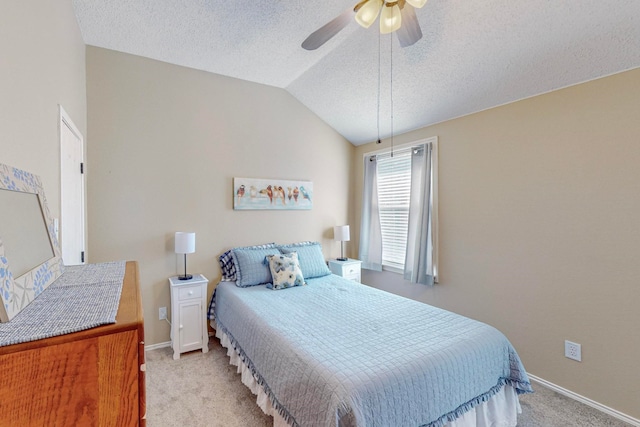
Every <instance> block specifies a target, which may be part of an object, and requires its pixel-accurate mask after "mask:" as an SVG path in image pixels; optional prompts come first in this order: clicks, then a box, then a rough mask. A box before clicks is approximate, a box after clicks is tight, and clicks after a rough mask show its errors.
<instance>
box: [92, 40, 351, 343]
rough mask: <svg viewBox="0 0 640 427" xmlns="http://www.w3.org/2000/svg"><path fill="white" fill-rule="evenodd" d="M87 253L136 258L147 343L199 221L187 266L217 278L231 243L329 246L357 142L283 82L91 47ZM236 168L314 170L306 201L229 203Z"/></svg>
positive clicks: (343, 207) (155, 335) (290, 174)
mask: <svg viewBox="0 0 640 427" xmlns="http://www.w3.org/2000/svg"><path fill="white" fill-rule="evenodd" d="M87 82H88V83H87V97H88V114H89V135H88V170H89V172H88V193H89V194H88V214H89V224H88V225H89V235H90V241H89V260H90V262H103V261H109V260H118V259H130V260H137V261H139V264H140V275H141V286H142V299H143V304H144V310H145V328H146V342H147V343H148V344H155V343H161V342H166V341H168V340H169V325H168V324H167V323H166V322H164V321H159V320H158V307H160V306H165V307H169V306H170V297H169V285H168V280H167V279H168V278H169V277H170V276H174V275H176V274H177V273H179V272H180V271H178V269H181V268H182V257H181V256H179V258H178V262H177V260H176V255H175V254H174V253H173V236H174V232H176V231H194V232H196V253H194V254H191V255H188V260H187V266H188V269H189V271H190V272H192V273H202V274H204V275H205V276H206V277H207V278H208V279H209V280H210V281H211V282H210V285H209V293H211V292H212V289H213V286H214V285H215V283H216V282H217V280H219V278H220V270H219V267H218V262H217V256H218V255H219V254H221V253H222V252H223V251H224V250H226V249H227V248H231V247H233V246H241V245H250V244H259V243H265V242H269V241H276V242H281V243H288V242H295V241H301V240H318V241H320V242H321V243H322V244H323V248H324V251H325V256H326V257H329V256H334V257H335V256H337V255H338V254H339V251H340V247H339V245H338V243H336V242H333V240H332V237H333V230H332V227H333V226H334V225H338V224H343V223H346V221H347V215H348V200H349V199H350V196H351V192H350V188H351V187H352V186H351V185H350V182H349V179H350V167H351V164H352V162H353V159H352V155H353V151H354V147H353V146H352V145H351V144H350V143H349V142H347V141H346V140H345V139H344V138H342V137H341V136H340V135H338V134H337V133H336V132H335V131H334V130H333V129H331V128H330V127H328V126H327V125H326V124H325V123H323V122H322V121H321V120H320V119H319V118H318V117H317V116H315V115H314V114H312V113H311V112H310V111H309V110H307V109H306V108H304V107H303V106H302V105H301V104H300V103H299V102H298V101H297V100H295V99H294V98H293V97H292V96H291V95H289V94H288V93H287V92H286V91H284V90H282V89H277V88H274V87H270V86H264V85H259V84H255V83H249V82H246V81H241V80H237V79H232V78H228V77H223V76H219V75H214V74H210V73H205V72H201V71H197V70H193V69H187V68H183V67H178V66H174V65H169V64H166V63H162V62H158V61H153V60H149V59H145V58H141V57H136V56H132V55H127V54H123V53H117V52H114V51H109V50H105V49H100V48H94V47H88V48H87ZM233 177H255V178H281V179H304V180H311V181H313V184H314V196H315V197H314V201H313V202H314V206H313V209H312V210H307V211H234V210H233V194H232V193H233V190H232V179H233Z"/></svg>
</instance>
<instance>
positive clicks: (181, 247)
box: [176, 231, 196, 254]
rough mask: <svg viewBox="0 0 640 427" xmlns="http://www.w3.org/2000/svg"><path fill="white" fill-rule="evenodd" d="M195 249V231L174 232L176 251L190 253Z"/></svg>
mask: <svg viewBox="0 0 640 427" xmlns="http://www.w3.org/2000/svg"><path fill="white" fill-rule="evenodd" d="M195 251H196V233H185V232H183V231H177V232H176V253H177V254H192V253H194V252H195Z"/></svg>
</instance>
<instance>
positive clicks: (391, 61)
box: [389, 36, 393, 157]
mask: <svg viewBox="0 0 640 427" xmlns="http://www.w3.org/2000/svg"><path fill="white" fill-rule="evenodd" d="M389 42H390V43H391V49H390V50H391V59H390V61H389V69H390V71H389V74H390V76H391V77H390V79H391V84H390V85H389V86H390V87H391V157H393V37H391V36H389Z"/></svg>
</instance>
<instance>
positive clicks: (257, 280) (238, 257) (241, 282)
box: [231, 247, 280, 288]
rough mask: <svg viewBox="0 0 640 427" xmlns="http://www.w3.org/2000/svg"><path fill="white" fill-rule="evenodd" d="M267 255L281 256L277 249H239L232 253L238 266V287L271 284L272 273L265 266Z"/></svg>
mask: <svg viewBox="0 0 640 427" xmlns="http://www.w3.org/2000/svg"><path fill="white" fill-rule="evenodd" d="M267 255H280V251H278V249H277V248H275V247H273V248H237V249H233V250H232V251H231V256H232V257H233V262H234V264H235V265H236V286H239V287H241V288H246V287H247V286H255V285H263V284H265V283H271V271H270V270H269V266H267V265H265V264H264V259H265V257H266V256H267Z"/></svg>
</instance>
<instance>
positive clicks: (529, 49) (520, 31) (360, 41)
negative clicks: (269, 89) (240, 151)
mask: <svg viewBox="0 0 640 427" xmlns="http://www.w3.org/2000/svg"><path fill="white" fill-rule="evenodd" d="M355 3H356V1H355V0H353V1H351V0H325V1H316V2H309V1H256V0H251V1H247V0H231V1H229V0H225V1H220V0H109V1H95V0H73V4H74V8H75V11H76V15H77V18H78V22H79V24H80V29H81V32H82V36H83V38H84V41H85V43H86V44H88V45H92V46H98V47H103V48H107V49H113V50H117V51H121V52H126V53H131V54H134V55H140V56H144V57H147V58H153V59H157V60H160V61H165V62H169V63H173V64H178V65H182V66H186V67H191V68H195V69H199V70H205V71H210V72H212V73H216V74H222V75H226V76H232V77H236V78H239V79H244V80H249V81H253V82H258V83H263V84H267V85H272V86H277V87H281V88H284V89H286V90H287V91H288V92H289V93H291V94H292V95H293V96H294V97H296V98H297V99H299V100H300V101H301V102H302V103H303V104H304V105H306V106H307V107H308V108H309V109H310V110H312V111H313V112H315V113H316V114H317V115H318V116H319V117H320V118H321V119H323V120H324V121H325V122H327V123H328V124H329V125H330V126H331V127H333V128H334V129H335V130H336V131H338V132H339V133H340V134H342V135H343V136H344V137H345V138H346V139H348V140H349V141H351V142H352V143H353V144H355V145H360V144H363V143H367V142H370V141H373V140H376V139H377V138H378V129H377V128H378V124H377V119H376V117H377V105H378V98H379V99H380V124H379V127H380V135H381V137H382V138H384V137H388V136H389V135H390V134H391V131H392V128H391V120H390V117H391V108H390V107H391V105H393V133H394V134H399V133H403V132H407V131H409V130H413V129H417V128H421V127H424V126H427V125H430V124H433V123H437V122H441V121H444V120H448V119H451V118H454V117H460V116H463V115H466V114H469V113H473V112H476V111H480V110H484V109H487V108H491V107H494V106H497V105H502V104H505V103H509V102H512V101H515V100H519V99H523V98H527V97H530V96H533V95H537V94H540V93H545V92H549V91H552V90H555V89H559V88H562V87H566V86H570V85H573V84H576V83H580V82H584V81H588V80H592V79H595V78H598V77H602V76H606V75H610V74H614V73H617V72H620V71H623V70H628V69H632V68H636V67H639V66H640V0H563V1H552V0H528V1H519V0H516V1H513V0H485V1H479V2H478V1H469V0H429V1H428V2H427V4H426V6H425V7H423V8H422V9H417V10H416V14H417V17H418V20H419V22H420V25H421V27H422V32H423V34H424V36H423V37H422V39H421V40H420V41H418V42H417V43H416V44H414V45H413V46H410V47H406V48H400V46H399V44H398V40H397V38H396V37H395V35H394V36H392V37H389V36H388V35H386V36H382V37H381V38H380V42H381V47H382V49H381V51H382V55H381V59H380V66H379V65H378V43H379V31H378V29H377V23H376V24H374V25H373V26H372V27H370V28H369V29H363V28H361V27H360V26H359V25H358V24H357V23H355V22H352V23H350V24H349V25H348V26H347V27H346V28H345V29H344V30H342V31H341V32H340V33H339V34H338V35H337V36H335V37H334V38H333V39H331V40H329V42H327V43H326V44H325V45H324V46H321V47H320V48H319V49H317V50H315V51H307V50H304V49H302V48H301V47H300V44H301V43H302V41H303V40H304V39H305V38H306V37H307V36H308V35H309V34H310V33H311V32H313V31H315V30H316V29H318V28H319V27H321V26H322V25H324V24H325V23H326V22H328V21H329V20H331V19H333V18H334V17H335V16H337V15H338V14H340V13H341V12H342V11H344V10H345V9H347V8H349V7H352V6H353V5H354V4H355ZM392 50H393V79H392V81H393V88H392V89H393V104H391V88H390V81H391V79H390V57H391V55H390V54H391V51H392ZM379 70H380V75H381V91H380V96H379V95H378V75H379ZM639 84H640V82H639Z"/></svg>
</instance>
